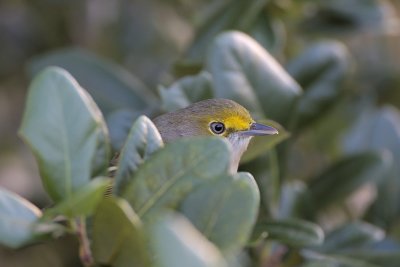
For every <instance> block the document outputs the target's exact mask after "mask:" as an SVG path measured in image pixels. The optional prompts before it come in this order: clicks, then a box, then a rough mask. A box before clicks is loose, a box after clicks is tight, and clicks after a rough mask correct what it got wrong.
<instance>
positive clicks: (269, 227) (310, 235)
mask: <svg viewBox="0 0 400 267" xmlns="http://www.w3.org/2000/svg"><path fill="white" fill-rule="evenodd" d="M263 233H265V234H263ZM253 236H254V237H255V238H257V237H259V236H265V237H266V238H268V239H272V240H276V241H278V242H281V243H284V244H288V245H290V246H295V247H305V246H314V245H319V244H322V242H323V241H324V232H323V231H322V229H321V228H320V227H319V226H318V225H316V224H314V223H311V222H308V221H304V220H300V219H294V218H291V219H282V220H271V221H266V222H262V223H259V224H257V226H256V228H255V230H254V233H253Z"/></svg>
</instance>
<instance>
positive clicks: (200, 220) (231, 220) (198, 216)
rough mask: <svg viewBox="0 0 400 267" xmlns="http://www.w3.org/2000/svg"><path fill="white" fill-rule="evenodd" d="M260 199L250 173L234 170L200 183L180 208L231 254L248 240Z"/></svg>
mask: <svg viewBox="0 0 400 267" xmlns="http://www.w3.org/2000/svg"><path fill="white" fill-rule="evenodd" d="M259 202H260V195H259V191H258V187H257V184H256V182H255V180H254V178H253V176H251V174H249V173H237V174H236V175H235V176H233V177H231V176H223V177H219V178H217V179H214V180H212V181H210V182H208V183H205V184H203V185H201V186H199V187H198V188H197V189H196V190H194V191H193V192H192V193H191V194H189V195H188V197H187V198H186V199H184V200H183V201H182V205H181V209H180V210H181V211H182V213H183V214H184V215H185V216H186V217H187V218H188V219H189V220H190V221H191V222H192V223H193V225H194V226H196V228H197V229H198V230H199V231H200V232H201V233H202V234H203V235H204V236H205V237H206V238H208V240H210V241H211V242H213V243H214V244H215V245H216V246H217V247H218V248H219V249H220V250H221V251H222V252H223V253H224V254H231V253H235V252H237V251H238V250H239V249H240V248H241V247H242V246H244V245H245V243H246V241H247V240H248V238H249V234H250V232H251V230H252V228H253V226H254V223H255V220H256V217H257V213H258V207H259Z"/></svg>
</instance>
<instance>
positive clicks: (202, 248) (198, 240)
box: [151, 215, 226, 267]
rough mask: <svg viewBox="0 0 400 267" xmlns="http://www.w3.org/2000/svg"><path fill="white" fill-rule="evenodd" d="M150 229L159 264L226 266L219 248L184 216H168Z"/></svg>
mask: <svg viewBox="0 0 400 267" xmlns="http://www.w3.org/2000/svg"><path fill="white" fill-rule="evenodd" d="M151 232H152V237H153V246H154V248H155V251H156V252H155V253H156V255H157V257H156V261H157V263H158V264H157V266H159V267H177V266H190V267H224V266H226V265H225V263H224V260H223V258H222V256H221V254H220V252H219V251H218V249H217V248H216V247H215V246H214V245H213V244H212V243H210V242H209V241H208V240H207V239H206V238H204V237H203V236H202V235H201V234H200V233H199V232H198V231H197V230H196V229H195V228H194V227H193V226H192V225H191V224H190V222H188V221H187V220H186V219H185V218H183V217H180V216H177V215H175V216H171V215H170V216H167V217H165V218H163V219H162V220H159V221H158V222H157V223H156V224H155V225H154V227H153V229H152V231H151Z"/></svg>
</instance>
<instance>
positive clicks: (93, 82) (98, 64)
mask: <svg viewBox="0 0 400 267" xmlns="http://www.w3.org/2000/svg"><path fill="white" fill-rule="evenodd" d="M48 66H59V67H62V68H64V69H66V70H67V71H68V72H70V73H71V74H72V76H74V77H75V78H76V79H77V81H78V82H79V84H81V86H82V87H83V88H85V89H86V90H87V91H88V92H89V93H90V95H91V96H92V97H93V99H94V100H95V101H96V103H97V105H98V106H99V107H100V109H101V111H102V112H103V114H104V115H105V116H108V114H109V113H110V112H112V111H115V110H117V109H121V108H127V109H131V110H132V109H133V110H135V111H137V110H142V109H145V108H147V107H148V106H149V105H151V104H153V103H154V102H155V96H154V95H153V94H152V93H151V91H150V90H149V89H147V88H146V87H145V86H144V85H143V83H142V82H141V81H140V80H139V79H137V78H136V77H134V76H133V75H132V74H131V73H129V72H128V71H126V70H125V69H123V68H121V67H119V66H117V65H115V64H113V63H111V62H109V61H107V60H105V59H102V58H99V57H97V56H95V55H93V54H91V53H89V52H88V51H85V50H80V49H71V48H69V49H64V50H58V51H55V52H52V53H49V54H45V55H44V56H40V57H37V58H35V59H34V60H33V61H32V62H30V65H29V70H30V73H31V75H32V76H33V75H36V74H37V73H38V72H40V71H41V70H43V69H44V68H45V67H48Z"/></svg>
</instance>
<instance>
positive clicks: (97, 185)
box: [44, 177, 111, 218]
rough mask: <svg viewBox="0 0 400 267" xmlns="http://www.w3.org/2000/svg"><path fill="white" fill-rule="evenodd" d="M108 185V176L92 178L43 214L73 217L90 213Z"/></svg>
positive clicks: (109, 182)
mask: <svg viewBox="0 0 400 267" xmlns="http://www.w3.org/2000/svg"><path fill="white" fill-rule="evenodd" d="M110 186H111V181H110V179H109V178H106V177H97V178H94V179H93V180H91V181H90V182H89V183H88V184H86V185H84V186H83V187H82V188H80V189H79V190H77V191H76V192H74V193H72V195H71V196H70V197H68V198H66V199H63V200H62V201H61V202H59V203H58V204H57V205H56V206H54V207H52V208H50V209H47V210H46V211H45V214H44V216H55V215H64V216H67V217H70V218H73V217H76V216H80V215H91V214H92V213H93V212H94V210H95V209H96V207H97V205H98V204H99V202H100V201H101V200H102V199H103V198H104V195H105V192H106V191H107V188H108V187H110Z"/></svg>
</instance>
